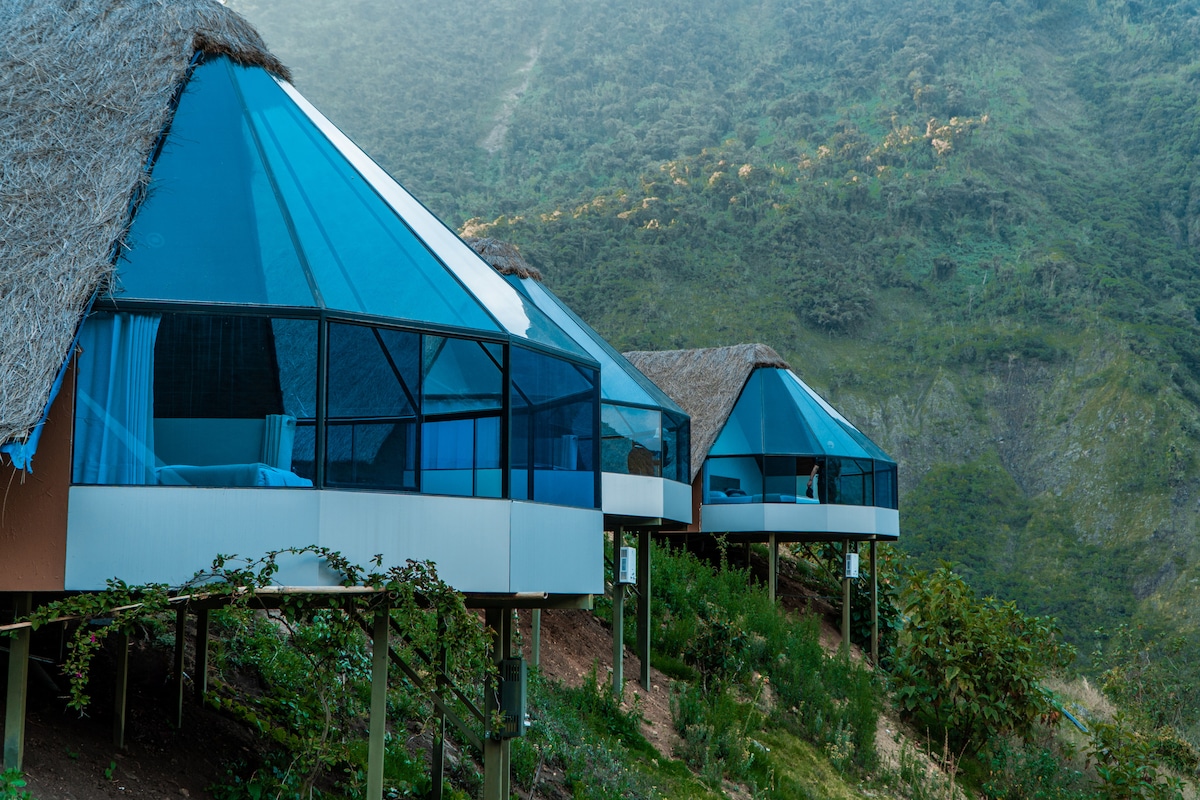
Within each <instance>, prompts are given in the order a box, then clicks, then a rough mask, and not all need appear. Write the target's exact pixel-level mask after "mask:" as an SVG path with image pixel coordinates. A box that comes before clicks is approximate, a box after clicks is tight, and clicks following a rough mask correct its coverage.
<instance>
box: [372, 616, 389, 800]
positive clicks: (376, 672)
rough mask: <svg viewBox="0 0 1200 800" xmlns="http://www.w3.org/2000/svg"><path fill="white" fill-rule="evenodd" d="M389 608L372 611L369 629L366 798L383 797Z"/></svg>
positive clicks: (380, 799) (381, 799)
mask: <svg viewBox="0 0 1200 800" xmlns="http://www.w3.org/2000/svg"><path fill="white" fill-rule="evenodd" d="M388 616H389V615H388V610H387V608H386V607H385V608H381V609H379V610H378V611H376V612H375V627H374V630H373V631H372V632H371V722H370V734H369V737H370V738H369V740H368V742H367V800H383V759H384V746H383V745H384V738H385V736H386V734H387V673H388V647H389V645H388V631H389V629H390V628H391V626H390V625H389V624H388Z"/></svg>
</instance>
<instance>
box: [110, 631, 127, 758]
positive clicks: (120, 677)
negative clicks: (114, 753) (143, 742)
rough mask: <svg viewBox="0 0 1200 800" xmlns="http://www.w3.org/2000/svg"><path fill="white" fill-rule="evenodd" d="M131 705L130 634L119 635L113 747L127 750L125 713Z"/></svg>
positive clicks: (114, 697)
mask: <svg viewBox="0 0 1200 800" xmlns="http://www.w3.org/2000/svg"><path fill="white" fill-rule="evenodd" d="M128 704H129V634H128V633H127V632H126V631H121V632H120V633H118V634H117V685H116V691H115V692H114V693H113V745H114V746H115V747H116V748H117V749H118V750H124V749H125V712H126V709H127V706H128Z"/></svg>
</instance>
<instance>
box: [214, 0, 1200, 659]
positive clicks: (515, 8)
mask: <svg viewBox="0 0 1200 800" xmlns="http://www.w3.org/2000/svg"><path fill="white" fill-rule="evenodd" d="M231 4H232V5H233V6H234V7H235V8H238V9H239V10H241V11H243V12H244V13H245V14H246V15H247V16H248V17H249V18H250V19H251V20H252V21H253V22H255V23H256V24H257V25H258V26H259V27H260V29H261V30H262V31H263V33H264V35H265V37H266V38H267V41H268V43H269V44H270V45H271V46H272V47H273V48H274V49H275V50H276V51H277V52H278V53H279V54H280V55H281V56H282V57H283V58H284V60H285V61H286V62H288V63H289V64H290V65H291V66H292V67H293V69H294V70H295V72H296V80H297V84H298V86H299V87H300V89H301V90H302V91H304V92H305V93H306V94H307V95H308V96H309V97H310V98H311V99H312V100H313V101H314V102H315V103H316V104H317V106H318V107H320V108H322V109H323V110H324V111H325V112H326V113H327V114H328V116H330V117H331V118H332V119H333V120H334V121H335V122H337V123H338V124H339V125H340V126H342V127H343V128H344V129H345V130H346V131H347V132H348V133H349V134H350V135H351V136H352V137H353V138H355V139H356V141H358V142H359V143H360V144H361V145H363V146H364V148H365V149H366V150H368V151H369V152H371V153H372V154H373V155H375V156H376V158H378V160H379V161H380V163H381V164H383V166H384V167H386V168H387V169H388V170H389V171H390V172H392V174H394V175H396V176H397V177H398V178H399V179H400V180H401V181H402V182H403V183H404V184H405V185H406V186H408V188H410V189H411V190H412V191H414V192H415V193H416V194H417V195H418V196H419V197H421V198H422V199H423V200H424V201H425V202H426V203H428V204H429V205H430V206H431V207H432V208H433V209H434V210H435V211H436V212H437V213H439V214H440V215H442V216H443V217H444V218H445V219H447V221H449V222H450V223H451V224H454V225H461V224H464V223H465V224H467V226H468V227H469V229H470V230H471V231H472V232H476V233H478V232H482V231H486V232H488V233H489V234H490V235H495V236H499V237H501V238H505V239H510V240H512V241H515V242H517V243H519V244H520V245H521V246H522V248H523V250H524V252H525V253H526V254H527V255H528V256H529V257H530V258H531V260H533V261H534V262H535V263H536V264H537V265H538V266H540V267H541V268H542V269H543V271H544V272H545V273H546V275H547V280H548V282H549V283H550V285H551V286H552V287H553V288H554V289H555V290H556V291H557V292H559V293H560V294H561V295H562V296H563V297H564V299H566V300H567V301H568V302H569V303H571V304H572V305H573V306H574V307H575V308H576V309H577V310H578V311H579V312H580V313H581V314H582V315H583V316H584V317H585V318H586V319H587V320H588V321H589V322H591V323H592V324H593V325H594V326H595V327H596V328H597V329H598V330H600V331H601V333H603V334H605V335H606V336H608V337H609V339H610V340H611V341H612V342H613V343H614V344H616V345H617V346H618V347H622V348H634V347H636V348H667V347H684V346H701V345H715V344H727V343H733V342H738V341H755V340H757V341H765V342H767V343H769V344H771V345H773V346H774V347H776V348H777V349H778V350H780V352H782V353H783V354H784V355H785V357H786V358H788V359H789V361H790V362H791V363H792V364H793V365H794V366H795V367H796V368H797V369H798V370H799V371H800V372H801V374H802V375H803V376H804V377H805V378H806V379H807V380H809V381H810V382H811V383H813V384H814V385H816V386H817V387H818V388H819V389H821V390H822V391H823V392H824V393H826V394H827V396H828V397H829V398H830V399H831V400H832V401H833V402H834V403H835V405H838V406H839V407H840V408H842V409H843V410H844V411H845V412H846V413H847V415H848V416H849V417H850V418H851V419H852V420H854V421H856V422H858V423H859V424H861V426H862V427H863V428H864V429H865V430H867V431H868V432H869V433H870V434H871V435H872V436H874V437H875V438H876V439H877V440H878V441H880V442H881V443H882V444H883V445H884V446H885V447H886V448H887V449H888V450H889V451H890V452H891V453H893V455H895V456H897V457H898V458H899V460H900V461H901V465H902V466H901V469H902V473H901V475H902V497H901V503H902V525H903V529H904V536H903V546H904V547H905V548H906V549H908V550H909V551H910V552H912V553H914V554H916V555H917V556H918V557H919V558H921V559H922V560H925V561H933V560H935V559H938V558H946V559H949V560H951V561H954V562H956V563H958V564H960V565H961V568H962V569H963V570H964V571H965V572H966V573H967V574H968V576H969V577H970V579H971V580H972V583H973V584H974V585H975V586H976V587H977V588H978V589H979V590H980V591H981V592H983V593H988V592H994V593H996V594H999V595H1002V596H1004V597H1008V598H1013V599H1016V600H1018V602H1020V603H1021V605H1022V606H1024V607H1026V608H1027V609H1029V610H1031V611H1034V612H1037V613H1052V614H1055V615H1057V616H1059V617H1060V618H1061V619H1062V622H1063V625H1064V627H1065V628H1066V629H1067V630H1068V632H1069V633H1070V635H1071V637H1072V638H1073V639H1074V640H1075V641H1076V642H1079V643H1081V644H1083V645H1085V648H1084V649H1085V650H1086V649H1087V646H1090V645H1091V644H1093V643H1101V642H1102V641H1103V637H1102V636H1101V637H1097V636H1095V635H1094V633H1093V632H1094V631H1095V630H1096V629H1097V628H1098V627H1100V626H1111V625H1112V624H1114V623H1116V622H1118V621H1121V620H1128V619H1131V618H1134V619H1141V620H1145V621H1148V622H1151V623H1153V624H1154V625H1156V626H1159V625H1161V626H1163V627H1165V628H1167V629H1170V630H1177V631H1183V632H1186V633H1189V634H1190V633H1191V632H1192V631H1193V628H1194V623H1193V621H1192V620H1193V619H1194V618H1195V616H1196V614H1195V612H1196V610H1197V605H1198V603H1200V601H1197V600H1196V599H1195V597H1194V593H1193V592H1192V591H1191V588H1192V586H1193V582H1194V581H1196V580H1200V574H1198V573H1197V571H1196V569H1195V568H1194V567H1193V566H1192V565H1193V564H1195V563H1196V556H1197V555H1200V553H1198V552H1197V551H1198V550H1200V536H1198V533H1200V524H1198V522H1197V511H1198V510H1200V505H1198V503H1200V465H1198V464H1197V463H1196V459H1195V457H1194V455H1193V453H1194V451H1195V447H1196V443H1197V440H1198V438H1200V414H1198V409H1197V404H1198V403H1200V382H1198V381H1200V325H1198V324H1197V314H1198V309H1200V280H1198V279H1200V270H1198V266H1200V262H1198V258H1197V250H1196V247H1197V246H1198V245H1200V160H1198V156H1200V113H1197V112H1198V111H1200V109H1198V108H1197V97H1200V94H1198V92H1197V78H1198V76H1200V58H1198V55H1200V12H1198V9H1197V4H1196V3H1195V2H1170V1H1164V2H1160V3H1153V4H1151V3H1145V2H1133V1H1132V0H1086V2H1085V1H1083V0H1007V2H984V0H959V2H957V3H953V4H951V3H945V2H938V0H839V1H838V2H834V1H833V0H722V2H715V0H656V2H655V3H653V4H647V3H644V2H641V0H611V2H606V3H572V2H569V1H568V0H471V2H466V0H446V2H443V3H439V4H434V5H429V4H419V3H415V2H411V0H400V1H399V2H397V1H395V0H355V1H354V2H346V1H345V0H342V1H341V2H335V0H298V1H295V0H294V1H293V2H287V3H285V2H282V0H231Z"/></svg>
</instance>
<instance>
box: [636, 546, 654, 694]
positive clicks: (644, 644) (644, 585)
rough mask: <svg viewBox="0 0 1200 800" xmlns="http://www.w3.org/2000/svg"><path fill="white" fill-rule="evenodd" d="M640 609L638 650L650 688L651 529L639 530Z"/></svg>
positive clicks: (646, 685)
mask: <svg viewBox="0 0 1200 800" xmlns="http://www.w3.org/2000/svg"><path fill="white" fill-rule="evenodd" d="M637 570H638V574H637V579H638V610H637V650H638V659H639V660H640V661H641V675H640V676H639V677H640V678H641V682H642V688H643V689H645V690H646V691H649V690H650V637H651V628H650V614H651V611H652V608H653V605H652V602H651V599H650V583H651V581H650V577H651V575H650V531H649V530H648V529H643V530H641V531H638V558H637Z"/></svg>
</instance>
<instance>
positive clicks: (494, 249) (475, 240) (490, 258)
mask: <svg viewBox="0 0 1200 800" xmlns="http://www.w3.org/2000/svg"><path fill="white" fill-rule="evenodd" d="M463 241H464V242H466V243H467V244H468V245H470V246H471V249H472V250H474V251H475V252H476V253H478V254H479V257H480V258H482V259H483V260H484V261H486V262H487V263H489V264H491V265H492V267H493V268H494V269H495V270H496V271H497V272H499V273H500V274H501V275H516V276H517V277H518V278H533V279H534V280H535V281H541V280H542V273H541V271H540V270H539V269H538V268H537V267H535V266H533V265H532V264H530V263H529V262H528V261H526V260H525V256H523V255H521V251H520V250H519V249H518V248H517V246H516V245H515V244H510V243H508V242H502V241H500V240H499V239H493V238H491V237H488V236H466V237H464V238H463Z"/></svg>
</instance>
